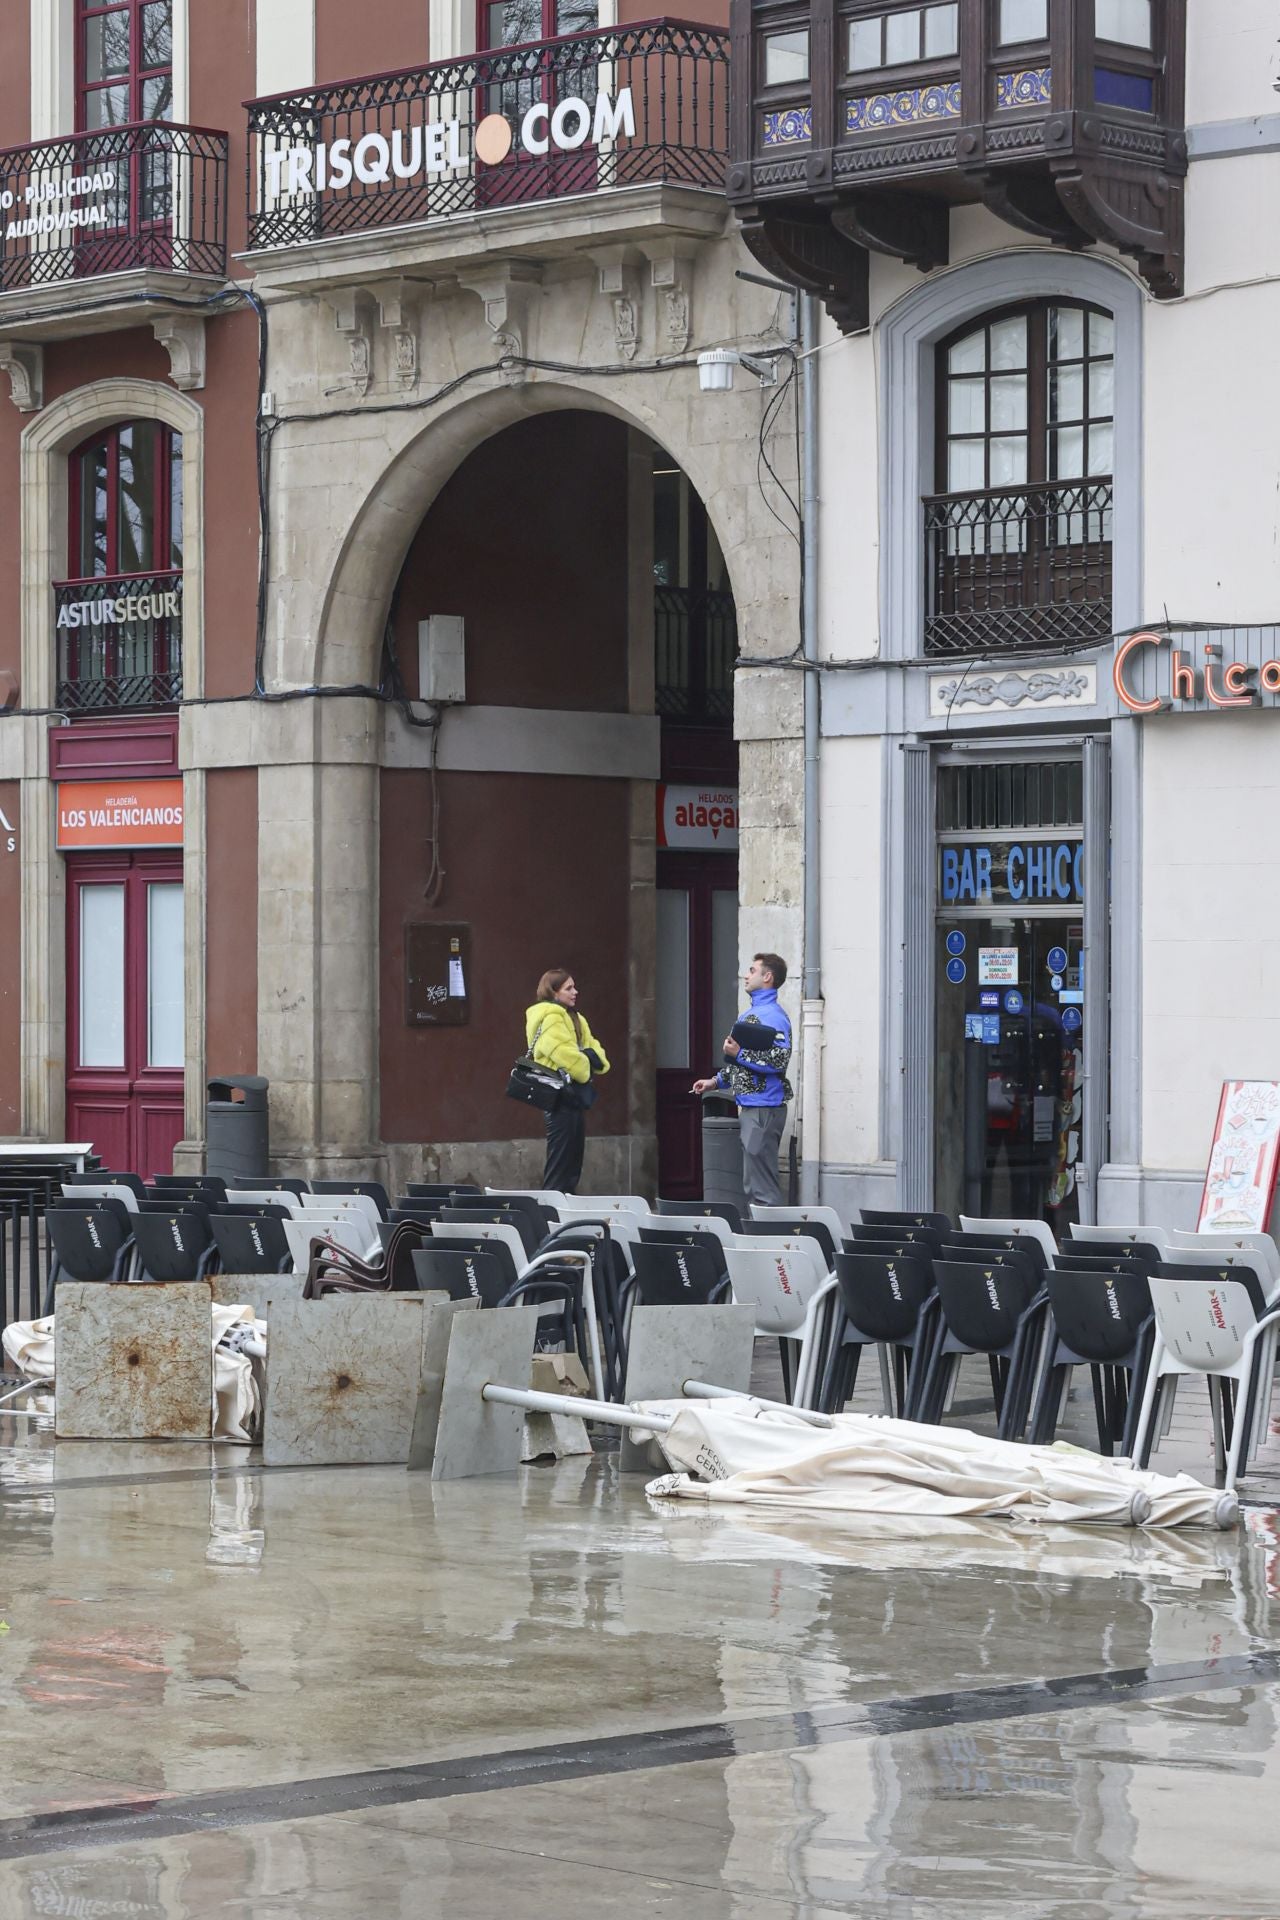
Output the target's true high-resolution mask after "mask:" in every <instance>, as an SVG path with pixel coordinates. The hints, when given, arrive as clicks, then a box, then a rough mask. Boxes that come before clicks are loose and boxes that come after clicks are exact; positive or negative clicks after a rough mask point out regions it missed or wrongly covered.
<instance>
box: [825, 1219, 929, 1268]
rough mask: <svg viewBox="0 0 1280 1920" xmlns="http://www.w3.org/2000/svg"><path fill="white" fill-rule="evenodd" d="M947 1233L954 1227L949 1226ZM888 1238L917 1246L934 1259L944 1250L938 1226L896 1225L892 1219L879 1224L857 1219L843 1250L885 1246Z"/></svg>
mask: <svg viewBox="0 0 1280 1920" xmlns="http://www.w3.org/2000/svg"><path fill="white" fill-rule="evenodd" d="M946 1231H947V1233H951V1232H952V1231H953V1229H952V1228H951V1227H950V1226H948V1228H947V1229H946ZM886 1240H892V1241H893V1243H894V1245H895V1246H915V1247H919V1248H921V1250H922V1251H923V1252H925V1253H927V1254H928V1255H929V1257H930V1258H931V1259H932V1258H933V1257H934V1256H935V1255H936V1254H938V1253H940V1252H941V1251H942V1241H943V1235H942V1233H941V1232H940V1231H939V1230H938V1228H937V1227H921V1226H916V1225H915V1224H913V1223H912V1224H907V1223H904V1224H901V1225H899V1226H894V1225H893V1223H892V1221H887V1220H886V1221H882V1222H880V1223H879V1224H866V1223H864V1222H862V1221H859V1220H855V1221H854V1223H853V1225H852V1226H851V1227H850V1229H849V1231H848V1233H846V1234H845V1236H844V1242H843V1246H842V1249H841V1251H842V1252H844V1253H858V1252H860V1251H861V1249H862V1248H863V1247H864V1246H883V1245H884V1243H885V1242H886Z"/></svg>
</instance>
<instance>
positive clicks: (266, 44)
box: [256, 0, 316, 94]
mask: <svg viewBox="0 0 1280 1920" xmlns="http://www.w3.org/2000/svg"><path fill="white" fill-rule="evenodd" d="M256 18H257V70H256V78H257V91H258V92H259V93H260V94H263V93H290V92H292V91H293V90H294V89H295V88H297V87H309V86H310V85H311V83H312V82H313V81H314V79H315V77H316V0H258V4H257V8H256Z"/></svg>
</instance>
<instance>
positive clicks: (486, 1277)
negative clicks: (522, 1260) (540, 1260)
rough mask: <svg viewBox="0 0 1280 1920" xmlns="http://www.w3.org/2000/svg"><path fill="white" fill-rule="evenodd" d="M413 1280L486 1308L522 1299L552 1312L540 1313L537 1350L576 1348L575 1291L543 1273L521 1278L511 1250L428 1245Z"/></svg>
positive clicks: (415, 1261)
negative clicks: (532, 1277)
mask: <svg viewBox="0 0 1280 1920" xmlns="http://www.w3.org/2000/svg"><path fill="white" fill-rule="evenodd" d="M411 1259H412V1265H413V1271H414V1276H415V1279H416V1281H417V1285H418V1287H419V1288H420V1289H421V1291H422V1292H423V1293H447V1294H448V1295H449V1298H450V1299H451V1300H478V1301H479V1302H480V1305H481V1306H482V1307H506V1306H514V1305H515V1304H516V1303H517V1302H519V1301H521V1300H523V1301H525V1302H527V1304H529V1305H531V1306H536V1307H543V1306H546V1307H547V1308H548V1311H547V1312H545V1313H539V1315H538V1340H537V1343H538V1346H539V1348H540V1350H542V1351H544V1352H545V1351H546V1349H547V1347H548V1346H550V1345H551V1344H553V1343H555V1344H558V1345H559V1346H561V1347H563V1348H564V1349H565V1350H566V1351H569V1350H576V1349H577V1315H576V1306H577V1300H576V1292H575V1289H574V1287H573V1286H572V1284H571V1283H570V1282H568V1281H560V1280H554V1279H551V1278H548V1277H547V1276H546V1275H543V1276H542V1277H540V1278H536V1279H532V1280H521V1278H520V1276H519V1274H518V1273H517V1272H516V1269H515V1264H514V1261H513V1260H512V1258H511V1250H510V1248H509V1247H508V1246H507V1245H506V1244H505V1243H504V1242H501V1241H495V1242H492V1243H487V1242H485V1241H484V1240H483V1239H478V1240H477V1243H476V1244H475V1245H474V1246H465V1245H459V1246H433V1245H431V1243H430V1242H427V1243H424V1245H422V1246H421V1247H418V1248H416V1249H415V1250H414V1252H413V1254H412V1256H411Z"/></svg>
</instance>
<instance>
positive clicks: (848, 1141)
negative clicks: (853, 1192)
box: [820, 738, 884, 1166]
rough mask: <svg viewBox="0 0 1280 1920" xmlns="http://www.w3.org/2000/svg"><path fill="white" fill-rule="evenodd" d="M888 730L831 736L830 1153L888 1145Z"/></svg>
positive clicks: (826, 830)
mask: <svg viewBox="0 0 1280 1920" xmlns="http://www.w3.org/2000/svg"><path fill="white" fill-rule="evenodd" d="M883 756H884V747H883V744H882V742H881V741H880V740H878V739H875V738H864V739H856V740H827V741H824V743H823V751H822V770H821V781H820V806H821V812H822V841H821V855H820V859H821V867H822V978H823V992H824V994H825V996H826V1003H827V1010H826V1052H825V1056H824V1060H823V1073H822V1087H823V1121H822V1158H823V1161H824V1162H825V1163H826V1164H827V1165H836V1166H866V1165H868V1164H869V1163H871V1162H873V1161H875V1160H877V1159H878V1158H879V1154H880V1138H879V1131H880V1071H881V1066H880V1063H881V1032H880V969H881V957H880V956H881V946H882V939H881V929H882V926H883V910H882V905H881V886H882V858H883V851H884V827H883V818H882V779H881V769H882V765H883Z"/></svg>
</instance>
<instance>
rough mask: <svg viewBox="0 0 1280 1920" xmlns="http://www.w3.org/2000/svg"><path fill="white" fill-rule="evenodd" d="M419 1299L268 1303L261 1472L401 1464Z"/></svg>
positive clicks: (418, 1339) (416, 1352)
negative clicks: (263, 1466) (266, 1468)
mask: <svg viewBox="0 0 1280 1920" xmlns="http://www.w3.org/2000/svg"><path fill="white" fill-rule="evenodd" d="M422 1303H423V1295H422V1294H368V1293H366V1294H332V1295H330V1296H329V1297H328V1298H327V1299H324V1300H276V1301H275V1303H274V1308H273V1311H272V1314H271V1320H270V1333H269V1335H268V1352H267V1388H266V1414H265V1419H264V1423H263V1440H262V1457H263V1461H264V1463H265V1464H266V1465H267V1466H270V1467H299V1466H374V1465H379V1464H400V1465H403V1464H404V1462H405V1461H407V1460H408V1458H409V1444H410V1441H411V1439H412V1435H413V1418H414V1411H415V1409H416V1407H417V1402H418V1385H419V1381H420V1378H421V1372H422Z"/></svg>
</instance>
